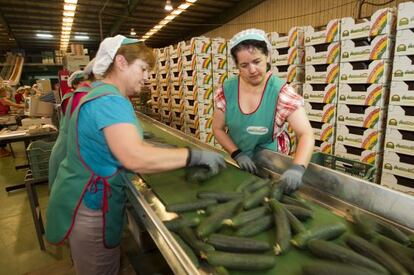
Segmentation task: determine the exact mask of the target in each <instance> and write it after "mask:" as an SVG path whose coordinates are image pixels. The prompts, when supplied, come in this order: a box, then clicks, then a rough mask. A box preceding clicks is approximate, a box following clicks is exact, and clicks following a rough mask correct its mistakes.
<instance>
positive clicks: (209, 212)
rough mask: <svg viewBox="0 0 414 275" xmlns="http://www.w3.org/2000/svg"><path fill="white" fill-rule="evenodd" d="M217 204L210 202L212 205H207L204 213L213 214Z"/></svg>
mask: <svg viewBox="0 0 414 275" xmlns="http://www.w3.org/2000/svg"><path fill="white" fill-rule="evenodd" d="M218 206H219V205H218V204H212V205H209V206H207V207H206V211H205V214H207V215H211V214H213V213H214V211H216V209H217V207H218Z"/></svg>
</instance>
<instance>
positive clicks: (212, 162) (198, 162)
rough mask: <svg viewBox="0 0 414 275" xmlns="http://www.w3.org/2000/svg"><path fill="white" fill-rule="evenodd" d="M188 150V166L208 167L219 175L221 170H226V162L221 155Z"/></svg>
mask: <svg viewBox="0 0 414 275" xmlns="http://www.w3.org/2000/svg"><path fill="white" fill-rule="evenodd" d="M188 150H189V155H188V159H187V166H207V167H208V168H209V169H210V170H211V172H212V173H213V174H217V173H218V172H219V171H220V168H226V162H225V161H224V158H223V156H222V155H220V154H219V153H216V152H212V151H202V150H197V149H188Z"/></svg>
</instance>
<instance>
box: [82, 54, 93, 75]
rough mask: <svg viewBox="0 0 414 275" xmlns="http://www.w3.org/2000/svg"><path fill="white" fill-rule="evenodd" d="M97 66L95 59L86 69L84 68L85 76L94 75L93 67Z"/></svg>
mask: <svg viewBox="0 0 414 275" xmlns="http://www.w3.org/2000/svg"><path fill="white" fill-rule="evenodd" d="M94 64H95V58H93V59H92V60H91V61H89V63H88V65H86V67H85V68H83V72H84V73H85V76H87V75H89V74H91V73H92V69H93V65H94Z"/></svg>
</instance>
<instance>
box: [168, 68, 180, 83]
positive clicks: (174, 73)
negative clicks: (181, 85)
mask: <svg viewBox="0 0 414 275" xmlns="http://www.w3.org/2000/svg"><path fill="white" fill-rule="evenodd" d="M169 72H170V77H169V82H178V81H179V80H180V70H178V69H177V68H176V69H172V70H170V71H169Z"/></svg>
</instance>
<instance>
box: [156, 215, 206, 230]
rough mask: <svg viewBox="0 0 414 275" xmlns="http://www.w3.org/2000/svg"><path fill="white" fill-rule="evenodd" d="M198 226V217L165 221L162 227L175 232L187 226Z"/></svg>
mask: <svg viewBox="0 0 414 275" xmlns="http://www.w3.org/2000/svg"><path fill="white" fill-rule="evenodd" d="M199 224H200V218H199V217H193V218H187V217H178V218H175V219H173V220H169V221H165V222H164V225H165V227H167V228H168V230H171V231H177V230H178V229H180V228H182V227H184V226H188V227H195V226H197V225H199Z"/></svg>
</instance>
